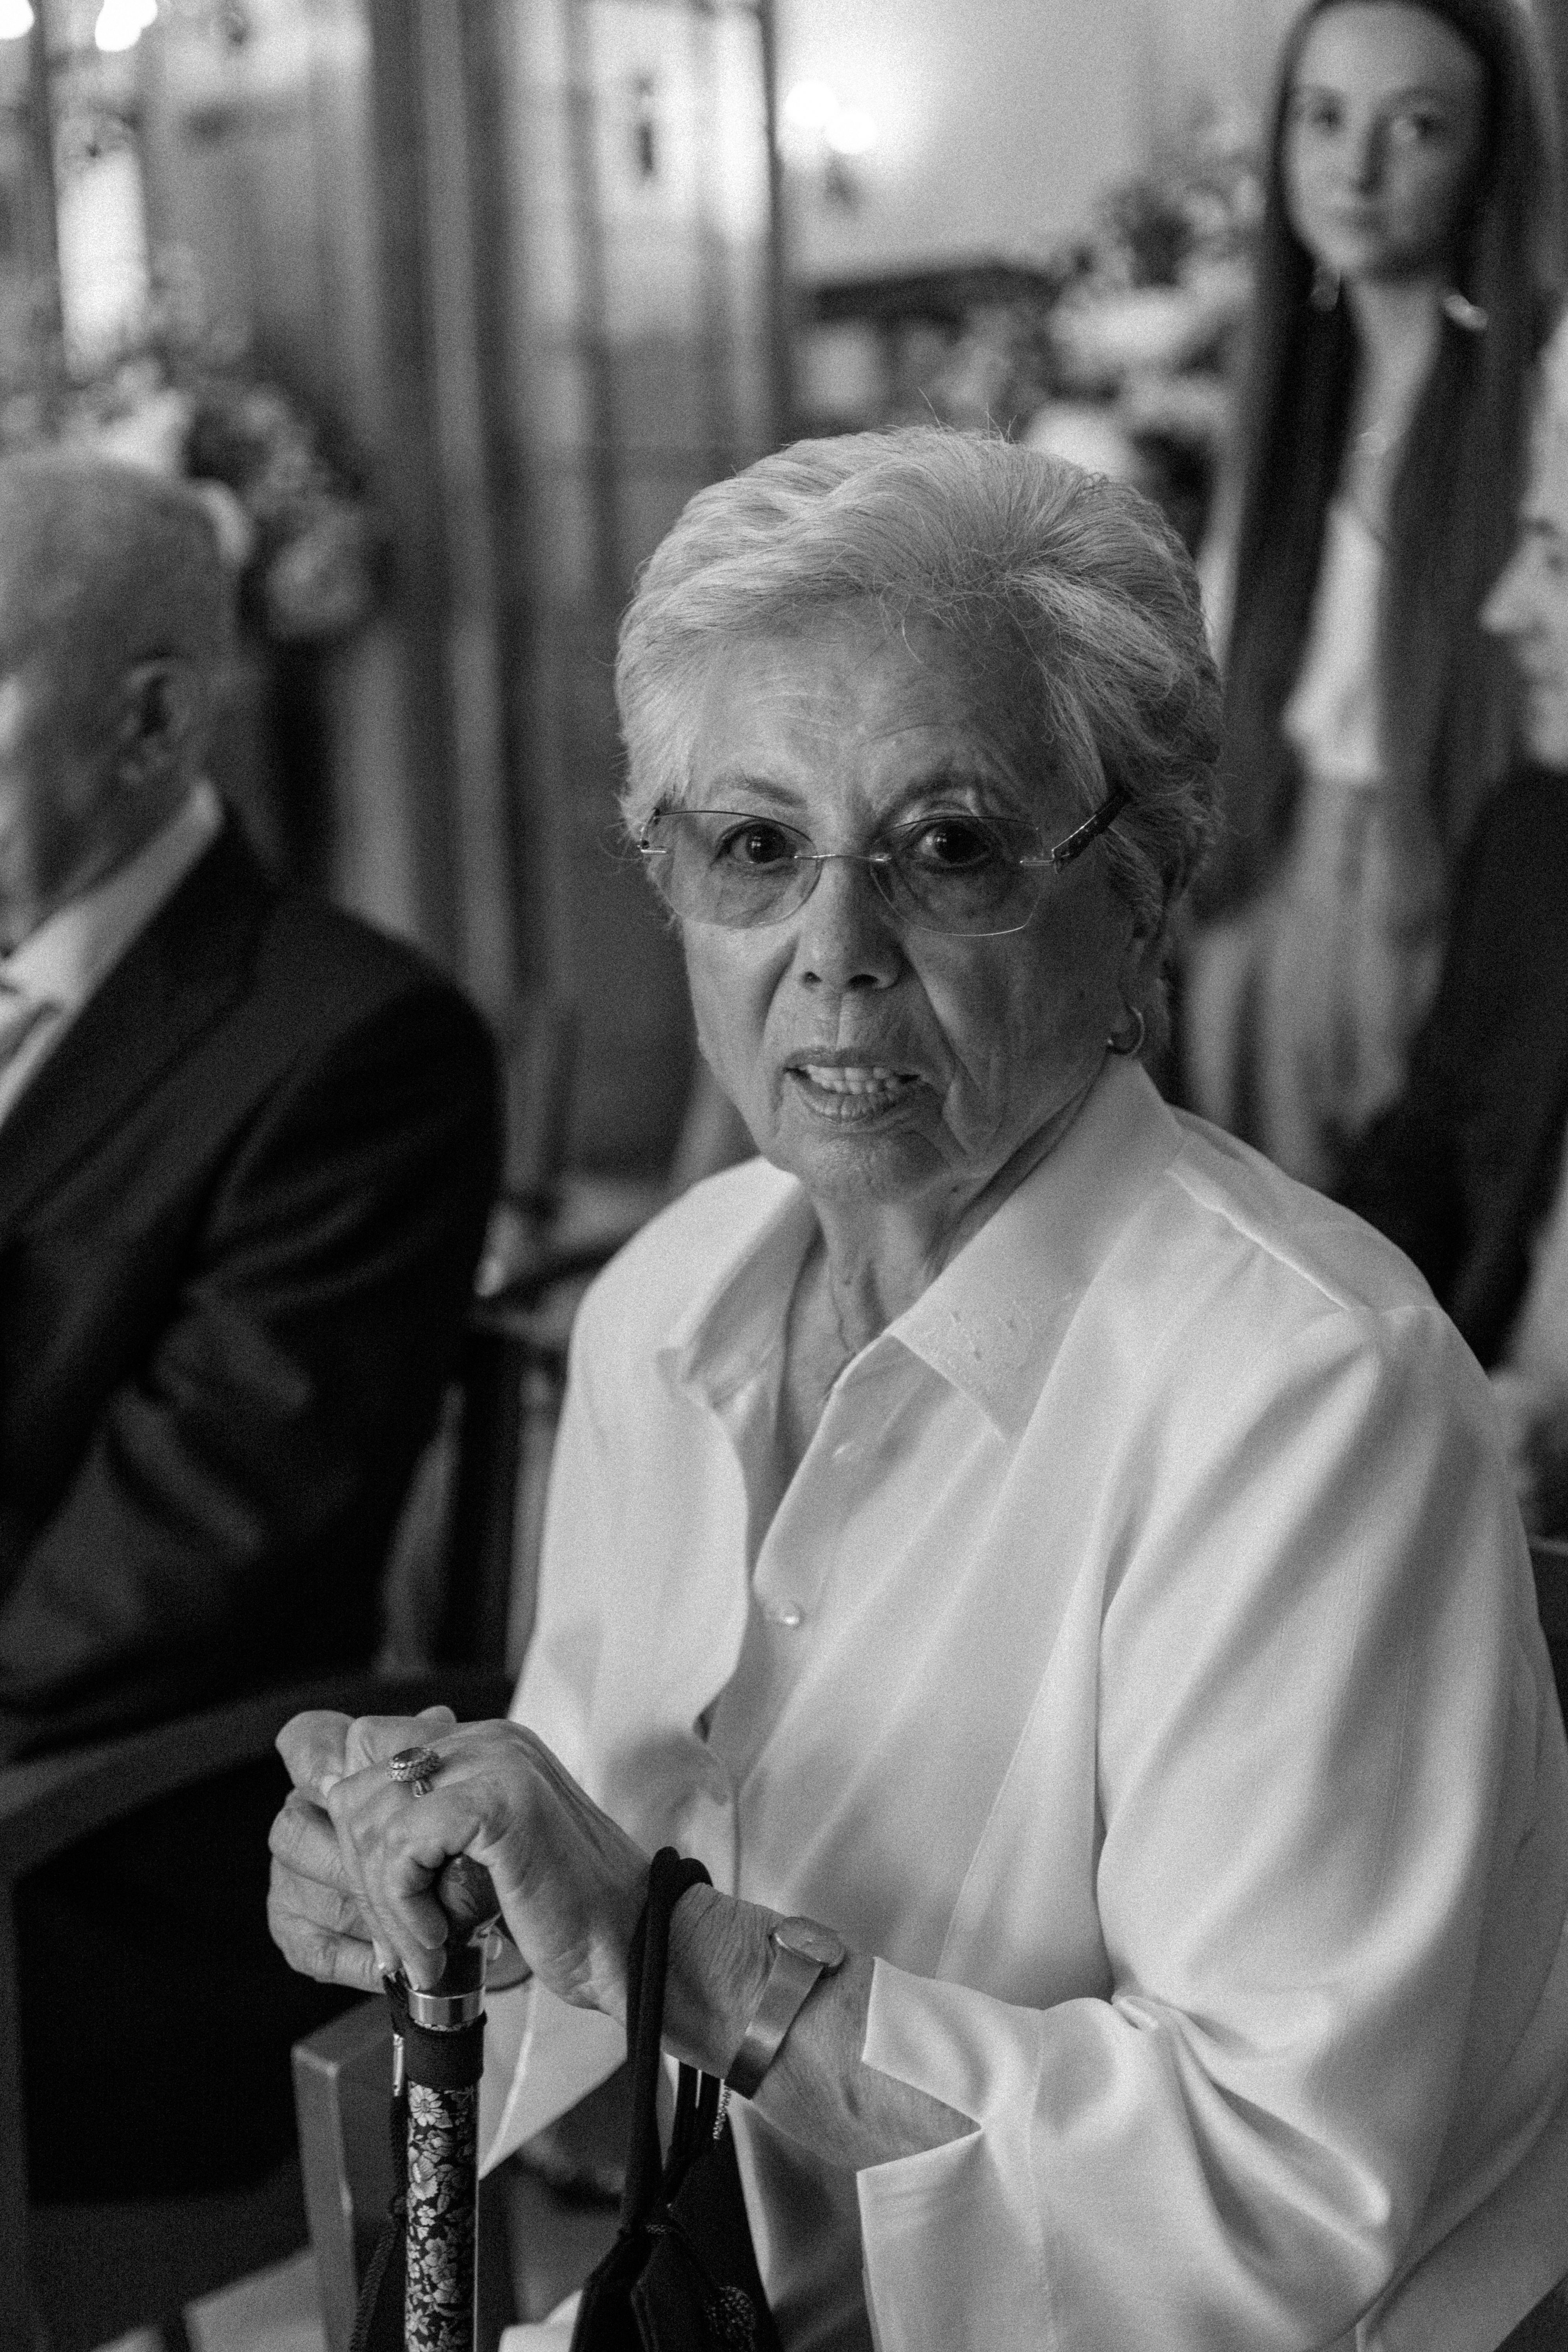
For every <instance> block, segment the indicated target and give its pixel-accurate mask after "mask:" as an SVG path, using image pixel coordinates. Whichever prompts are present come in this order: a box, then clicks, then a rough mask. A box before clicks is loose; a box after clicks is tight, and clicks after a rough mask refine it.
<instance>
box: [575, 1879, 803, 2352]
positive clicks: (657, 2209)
mask: <svg viewBox="0 0 1568 2352" xmlns="http://www.w3.org/2000/svg"><path fill="white" fill-rule="evenodd" d="M710 1884H711V1881H710V1878H709V1875H708V1873H707V1872H706V1871H705V1870H704V1869H703V1867H702V1864H700V1862H689V1861H683V1860H682V1859H681V1857H680V1855H679V1854H678V1853H676V1851H675V1848H674V1847H673V1846H665V1847H664V1848H663V1849H662V1850H661V1851H660V1852H659V1853H657V1854H655V1856H654V1859H653V1865H652V1868H651V1869H650V1870H649V1872H648V1886H647V1905H646V1906H645V1908H644V1911H643V1915H642V1917H641V1919H640V1920H639V1922H638V1924H637V1934H636V1935H635V1936H634V1937H633V1939H632V1948H631V1953H630V1956H629V1958H628V1964H627V1970H626V2050H627V2057H628V2061H629V2064H630V2072H631V2093H632V2119H631V2129H630V2135H629V2145H628V2147H627V2150H626V2189H625V2190H624V2192H623V2194H622V2198H621V2223H620V2230H619V2233H618V2235H617V2236H616V2242H615V2244H614V2245H613V2246H612V2247H611V2248H610V2251H609V2252H608V2253H607V2254H606V2255H605V2258H604V2260H603V2261H602V2262H601V2263H599V2264H598V2266H597V2268H596V2269H595V2270H594V2271H592V2272H591V2273H589V2276H588V2280H587V2284H585V2285H584V2289H583V2300H582V2303H581V2305H580V2306H579V2308H578V2313H577V2324H576V2326H575V2327H574V2330H573V2335H572V2352H780V2345H779V2338H778V2331H777V2329H776V2328H775V2327H774V2326H773V2315H772V2313H771V2312H770V2311H769V2309H768V2306H767V2298H766V2297H765V2295H764V2294H763V2282H762V2278H761V2275H760V2274H759V2273H758V2270H757V2257H756V2253H755V2251H754V2249H753V2247H752V2231H751V2224H750V2223H749V2222H748V2221H747V2219H746V2200H745V2197H744V2194H743V2192H742V2188H741V2175H740V2170H739V2168H738V2167H737V2165H736V2162H735V2144H734V2141H733V2139H732V2138H731V2133H730V2127H729V2119H728V2117H727V2116H725V2117H724V2118H723V2119H722V2120H721V2118H720V2114H719V2084H718V2083H717V2082H716V2081H715V2080H714V2079H713V2077H712V2076H711V2075H708V2074H698V2073H697V2072H696V2070H695V2068H693V2067H690V2066H682V2068H681V2069H680V2082H679V2090H678V2092H677V2095H676V2103H675V2127H674V2131H673V2133H672V2135H671V2137H670V2144H669V2155H668V2158H667V2159H666V2161H665V2162H664V2163H663V2165H662V2166H661V2164H660V2161H659V2147H658V2116H657V2101H658V2076H659V2063H660V2062H659V2042H660V2036H661V2033H662V2031H663V2026H664V1983H665V1972H666V1967H667V1964H668V1957H669V1919H670V1914H671V1912H672V1911H673V1910H674V1908H675V1906H676V1904H677V1902H678V1901H679V1898H680V1896H681V1895H684V1894H685V1892H686V1890H687V1888H688V1887H689V1886H696V1885H710Z"/></svg>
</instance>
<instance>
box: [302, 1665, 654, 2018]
mask: <svg viewBox="0 0 1568 2352" xmlns="http://www.w3.org/2000/svg"><path fill="white" fill-rule="evenodd" d="M416 1746H422V1747H429V1748H434V1749H435V1750H436V1752H437V1756H438V1758H439V1759H440V1761H439V1765H438V1768H437V1770H436V1772H435V1774H434V1776H433V1779H432V1780H431V1783H430V1785H429V1789H428V1792H427V1793H426V1795H424V1796H416V1794H415V1793H414V1791H413V1790H412V1789H410V1788H407V1787H405V1786H404V1785H402V1784H401V1783H400V1782H398V1781H396V1780H394V1779H393V1778H392V1777H391V1775H390V1773H389V1772H388V1771H387V1769H386V1765H387V1759H388V1758H389V1757H392V1756H395V1755H396V1753H397V1752H398V1750H399V1749H400V1748H412V1747H416ZM278 1748H279V1753H280V1755H281V1756H282V1759H283V1761H284V1763H285V1764H286V1765H287V1767H288V1769H289V1779H290V1780H292V1781H293V1783H294V1786H293V1790H292V1791H291V1793H290V1795H289V1799H288V1801H287V1803H286V1804H285V1805H284V1807H283V1810H282V1811H281V1812H280V1813H279V1816H278V1818H277V1820H276V1821H275V1822H274V1823H273V1825H272V1832H271V1837H270V1841H269V1843H270V1845H271V1849H272V1880H271V1886H270V1889H269V1892H268V1905H267V1911H268V1925H269V1927H270V1928H271V1931H272V1938H273V1941H274V1942H275V1943H276V1944H277V1945H278V1946H279V1949H280V1950H281V1951H282V1953H283V1955H284V1957H285V1958H286V1959H287V1960H288V1961H289V1965H290V1966H291V1967H292V1968H295V1969H299V1970H300V1973H301V1974H302V1975H305V1976H310V1977H316V1978H318V1979H321V1981H322V1982H324V1983H328V1984H341V1985H353V1986H357V1987H358V1988H360V1989H361V1990H364V1991H367V1992H375V1991H378V1990H380V1979H381V1976H382V1973H383V1972H384V1970H386V1969H391V1968H394V1967H401V1968H402V1969H404V1970H405V1973H406V1974H407V1977H408V1979H409V1981H410V1983H412V1984H414V1985H416V1986H419V1987H422V1988H423V1987H428V1986H430V1985H433V1984H434V1983H435V1982H436V1980H437V1978H438V1977H439V1975H440V1972H441V1965H442V1954H443V1948H444V1946H445V1943H446V1939H447V1919H446V1915H445V1913H444V1912H443V1911H442V1909H441V1906H440V1904H439V1903H438V1902H437V1898H436V1895H435V1892H434V1888H435V1884H436V1881H437V1878H438V1877H439V1876H440V1874H441V1871H442V1869H443V1868H444V1867H445V1865H446V1864H447V1863H448V1862H449V1861H450V1860H451V1859H452V1858H453V1857H454V1855H457V1854H462V1853H466V1854H469V1855H471V1856H472V1857H473V1859H474V1860H475V1861H476V1862H479V1863H482V1864H483V1865H484V1867H485V1868H486V1869H487V1870H488V1871H489V1874H490V1876H491V1878H492V1879H493V1881H494V1882H495V1890H496V1895H497V1898H498V1900H499V1902H500V1906H501V1916H502V1918H503V1919H504V1921H505V1923H506V1927H507V1932H508V1934H509V1935H510V1937H512V1939H513V1941H514V1942H515V1943H516V1945H517V1947H518V1948H519V1950H520V1951H521V1954H522V1957H523V1958H524V1959H525V1960H526V1961H527V1963H528V1965H529V1967H530V1968H531V1969H532V1970H533V1972H534V1974H535V1975H536V1976H538V1977H539V1978H541V1979H542V1981H543V1982H544V1983H545V1984H546V1985H547V1986H548V1987H549V1988H550V1990H552V1992H555V1993H558V1994H559V1995H560V1997H561V1998H562V2000H567V2001H571V2002H572V2003H573V2004H574V2006H575V2007H577V2008H581V2009H597V2010H602V2011H605V2014H606V2015H608V2016H611V2017H616V2018H622V2019H624V2017H625V2015H626V1951H627V1948H628V1946H629V1944H630V1941H631V1937H632V1934H633V1931H634V1929H635V1928H636V1926H637V1915H638V1913H639V1912H640V1910H641V1908H642V1904H643V1899H644V1895H645V1894H646V1891H647V1867H648V1858H647V1854H645V1853H643V1852H642V1850H641V1849H640V1847H639V1846H638V1845H637V1843H636V1842H635V1840H633V1839H632V1838H629V1837H628V1836H627V1835H626V1832H625V1831H624V1830H622V1829H621V1828H620V1827H619V1826H618V1825H617V1824H616V1822H613V1821H612V1820H611V1819H610V1817H609V1815H608V1814H607V1813H605V1812H602V1811H600V1809H599V1807H598V1806H597V1805H595V1803H594V1802H593V1801H592V1799H591V1798H589V1797H588V1796H587V1795H586V1794H585V1793H584V1790H582V1789H580V1788H579V1787H578V1785H577V1783H576V1781H575V1780H573V1778H572V1776H571V1775H570V1773H569V1772H567V1771H566V1770H565V1769H563V1766H562V1765H561V1764H560V1763H559V1762H558V1761H557V1759H555V1757H554V1756H552V1754H551V1752H550V1750H549V1748H546V1747H545V1746H544V1744H543V1742H542V1740H539V1739H536V1738H534V1736H533V1734H532V1733H531V1732H530V1731H525V1730H524V1729H523V1728H522V1727H521V1725H519V1724H515V1723H462V1724H460V1723H458V1721H457V1719H456V1718H455V1717H454V1716H453V1715H452V1713H451V1710H450V1709H449V1708H447V1707H427V1708H426V1710H425V1712H424V1713H423V1714H422V1715H418V1716H378V1715H373V1716H361V1717H358V1718H357V1719H355V1718H353V1717H349V1716H346V1715H333V1714H328V1713H325V1712H322V1711H317V1712H314V1713H311V1714H308V1715H297V1716H295V1717H294V1718H293V1720H292V1721H291V1722H289V1723H288V1724H285V1726H284V1727H283V1729H282V1731H281V1732H280V1733H279V1737H278Z"/></svg>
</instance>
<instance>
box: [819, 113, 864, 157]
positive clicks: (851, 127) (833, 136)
mask: <svg viewBox="0 0 1568 2352" xmlns="http://www.w3.org/2000/svg"><path fill="white" fill-rule="evenodd" d="M822 135H823V137H824V138H825V139H826V142H827V143H828V145H829V146H830V147H831V148H832V150H833V152H834V153H835V154H836V155H868V154H869V153H870V152H871V150H872V148H873V147H874V146H875V145H876V143H877V126H876V124H875V123H874V122H873V121H872V120H871V117H870V116H869V115H868V113H867V111H866V110H865V108H864V107H863V106H841V107H840V108H839V109H838V110H837V113H836V114H834V115H833V116H832V118H831V120H830V121H826V122H825V123H824V124H823V126H822Z"/></svg>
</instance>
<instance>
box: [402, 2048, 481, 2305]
mask: <svg viewBox="0 0 1568 2352" xmlns="http://www.w3.org/2000/svg"><path fill="white" fill-rule="evenodd" d="M478 2147H479V2090H478V2088H477V2087H473V2088H470V2089H468V2090H461V2091H432V2090H429V2089H427V2088H426V2085H425V2084H422V2083H410V2084H409V2086H408V2294H407V2300H406V2303H405V2314H404V2334H405V2344H406V2352H473V2340H474V2178H475V2162H476V2158H477V2153H478Z"/></svg>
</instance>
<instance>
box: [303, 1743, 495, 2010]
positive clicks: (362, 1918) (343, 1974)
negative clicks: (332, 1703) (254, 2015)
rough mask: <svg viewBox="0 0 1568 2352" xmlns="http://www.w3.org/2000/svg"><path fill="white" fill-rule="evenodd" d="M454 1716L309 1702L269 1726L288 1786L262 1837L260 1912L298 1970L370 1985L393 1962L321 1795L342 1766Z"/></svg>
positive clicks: (374, 1987) (348, 1769)
mask: <svg viewBox="0 0 1568 2352" xmlns="http://www.w3.org/2000/svg"><path fill="white" fill-rule="evenodd" d="M456 1721H457V1717H455V1716H454V1714H453V1713H452V1710H451V1708H450V1707H449V1706H428V1707H426V1709H425V1711H424V1713H423V1714H422V1715H416V1716H409V1715H367V1716H361V1717H359V1718H358V1720H357V1721H356V1720H355V1719H354V1718H353V1717H351V1716H346V1715H333V1714H329V1713H327V1712H326V1711H325V1710H317V1711H316V1712H314V1713H312V1714H310V1715H297V1716H295V1717H293V1718H292V1720H291V1721H290V1722H289V1723H286V1724H285V1725H284V1727H283V1728H282V1730H281V1731H280V1732H279V1735H278V1751H279V1755H280V1756H281V1757H282V1759H283V1761H284V1763H285V1764H286V1765H287V1766H288V1768H289V1779H290V1780H292V1781H293V1783H294V1786H293V1789H292V1790H291V1791H290V1792H289V1798H288V1801H287V1802H286V1803H285V1805H284V1807H283V1810H282V1811H281V1812H280V1813H279V1815H278V1818H277V1820H276V1821H275V1822H273V1824H272V1828H271V1832H270V1833H269V1835H268V1844H269V1845H270V1847H271V1849H272V1877H271V1884H270V1885H269V1887H268V1895H267V1922H268V1927H269V1928H270V1930H271V1933H272V1940H273V1942H274V1943H275V1944H276V1945H277V1946H278V1948H279V1951H281V1953H282V1954H283V1957H284V1958H285V1959H286V1960H287V1961H288V1962H289V1967H290V1968H293V1969H298V1970H299V1971H300V1975H301V1976H307V1977H315V1978H317V1979H319V1980H320V1981H321V1983H323V1984H341V1985H350V1986H353V1987H354V1988H356V1989H357V1990H359V1991H361V1992H379V1991H380V1990H381V1979H382V1975H383V1972H384V1970H386V1969H391V1968H392V1967H394V1966H395V1960H394V1956H393V1950H392V1947H391V1946H390V1945H389V1944H387V1943H386V1942H385V1941H384V1939H379V1938H378V1937H376V1935H375V1934H374V1931H373V1929H372V1927H371V1926H370V1925H369V1924H368V1923H367V1915H366V1914H365V1913H364V1912H363V1910H362V1909H361V1907H360V1904H359V1901H358V1897H357V1895H356V1893H355V1885H354V1881H353V1877H352V1875H351V1874H350V1873H349V1871H348V1869H347V1868H346V1867H345V1865H344V1862H343V1857H342V1851H341V1849H340V1847H339V1844H338V1833H337V1831H336V1830H335V1829H334V1827H333V1826H332V1820H331V1814H330V1813H329V1812H328V1811H327V1800H328V1798H329V1797H330V1795H331V1791H332V1790H333V1789H334V1788H335V1787H336V1785H337V1783H338V1782H339V1781H340V1780H342V1779H343V1777H344V1776H345V1774H349V1773H355V1772H359V1771H362V1770H363V1769H364V1768H365V1767H366V1766H369V1765H372V1764H375V1763H377V1762H378V1760H380V1759H385V1758H386V1757H388V1756H395V1755H396V1753H397V1751H398V1749H399V1748H412V1747H414V1746H416V1745H423V1744H426V1743H427V1742H429V1741H430V1740H432V1739H435V1738H439V1736H440V1735H441V1734H442V1733H443V1732H446V1731H449V1730H450V1729H451V1727H452V1726H453V1725H454V1723H455V1722H456ZM381 1769H383V1770H384V1763H382V1766H381Z"/></svg>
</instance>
